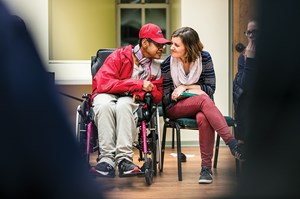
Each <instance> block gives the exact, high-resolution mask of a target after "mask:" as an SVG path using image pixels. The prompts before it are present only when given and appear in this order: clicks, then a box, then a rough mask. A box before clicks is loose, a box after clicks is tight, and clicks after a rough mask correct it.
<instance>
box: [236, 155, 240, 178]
mask: <svg viewBox="0 0 300 199" xmlns="http://www.w3.org/2000/svg"><path fill="white" fill-rule="evenodd" d="M235 172H236V176H237V177H239V175H240V161H239V160H238V159H235Z"/></svg>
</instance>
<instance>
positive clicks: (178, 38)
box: [171, 27, 203, 62]
mask: <svg viewBox="0 0 300 199" xmlns="http://www.w3.org/2000/svg"><path fill="white" fill-rule="evenodd" d="M171 40H172V45H171V51H172V57H175V58H180V59H181V60H182V61H183V62H194V61H195V60H196V59H197V58H199V56H200V53H201V51H202V49H203V44H202V43H201V41H200V39H199V36H198V33H197V32H196V31H195V30H194V29H192V28H190V27H182V28H179V29H177V30H175V31H174V32H173V34H172V36H171Z"/></svg>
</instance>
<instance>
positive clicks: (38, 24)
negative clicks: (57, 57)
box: [2, 0, 49, 64]
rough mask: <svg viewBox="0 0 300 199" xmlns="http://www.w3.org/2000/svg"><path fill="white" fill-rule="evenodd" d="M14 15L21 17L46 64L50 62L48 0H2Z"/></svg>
mask: <svg viewBox="0 0 300 199" xmlns="http://www.w3.org/2000/svg"><path fill="white" fill-rule="evenodd" d="M2 1H3V2H4V3H5V4H6V5H7V6H8V8H9V9H10V11H11V13H12V14H13V15H18V16H19V17H21V18H22V19H23V20H24V21H25V23H26V27H27V29H28V30H29V31H30V33H31V34H32V36H33V39H34V42H35V44H36V46H37V48H38V50H39V53H40V55H41V57H42V59H43V60H44V62H45V64H46V63H48V54H49V53H48V51H49V50H48V49H49V48H48V0H2Z"/></svg>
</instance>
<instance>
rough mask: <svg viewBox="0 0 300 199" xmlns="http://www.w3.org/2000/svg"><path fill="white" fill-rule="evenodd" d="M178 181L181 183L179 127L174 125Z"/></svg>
mask: <svg viewBox="0 0 300 199" xmlns="http://www.w3.org/2000/svg"><path fill="white" fill-rule="evenodd" d="M176 141H177V167H178V180H179V181H182V167H181V139H180V126H179V125H178V124H176Z"/></svg>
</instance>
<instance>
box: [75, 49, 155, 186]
mask: <svg viewBox="0 0 300 199" xmlns="http://www.w3.org/2000/svg"><path fill="white" fill-rule="evenodd" d="M113 51H114V49H99V50H98V51H97V54H96V56H93V57H92V59H91V73H92V77H94V75H95V74H96V72H97V71H98V70H99V68H100V67H101V66H102V64H103V63H104V61H105V59H106V58H107V57H108V56H109V55H110V54H111V53H112V52H113ZM82 98H83V100H82V103H81V104H80V105H78V107H77V112H76V139H77V142H78V144H79V147H80V150H81V152H82V156H83V158H84V159H85V160H86V161H87V163H88V164H89V165H90V154H91V153H94V152H97V151H98V157H99V155H100V150H99V144H98V143H99V142H98V131H97V127H96V125H95V123H94V112H93V108H92V102H91V94H83V96H82ZM137 103H138V104H139V108H138V111H137V116H138V121H137V130H138V133H137V140H136V141H135V142H134V143H133V147H135V148H137V149H138V152H139V156H138V157H139V158H138V161H139V162H141V161H143V166H142V167H141V171H142V172H141V173H139V174H138V177H145V182H146V184H147V185H151V184H152V183H153V176H156V175H157V172H158V171H159V170H160V168H161V151H160V149H161V141H160V140H161V138H160V137H161V134H160V125H159V110H158V107H157V105H156V104H154V102H153V100H152V96H151V94H150V93H146V94H145V100H144V101H140V102H137ZM98 161H99V158H97V162H98Z"/></svg>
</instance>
